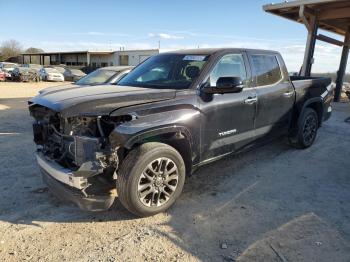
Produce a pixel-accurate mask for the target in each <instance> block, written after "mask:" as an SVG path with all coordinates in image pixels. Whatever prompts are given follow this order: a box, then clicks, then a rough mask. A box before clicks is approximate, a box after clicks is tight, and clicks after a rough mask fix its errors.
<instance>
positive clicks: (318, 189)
mask: <svg viewBox="0 0 350 262" xmlns="http://www.w3.org/2000/svg"><path fill="white" fill-rule="evenodd" d="M12 84H13V85H12ZM15 84H16V83H11V84H9V85H8V86H7V87H6V85H7V84H6V83H1V85H0V97H1V98H0V165H1V168H0V257H1V258H2V260H5V261H20V260H31V261H53V260H55V261H64V260H67V261H144V260H146V261H308V262H309V261H327V262H328V261H332V262H334V261H349V258H350V201H348V200H349V199H350V172H349V170H350V158H349V155H350V124H348V123H345V122H344V119H345V118H347V117H349V116H350V105H349V104H348V103H339V104H335V105H334V113H333V116H332V118H331V119H330V120H329V121H328V122H326V123H324V125H323V127H322V128H321V129H320V130H319V135H318V137H317V140H316V142H315V144H314V145H313V146H312V147H311V148H309V149H307V150H296V149H293V148H291V147H289V146H288V145H287V143H286V141H285V139H281V140H279V141H275V142H273V143H271V144H269V145H266V146H264V147H261V148H258V149H255V150H254V151H251V152H248V153H245V154H241V155H237V156H233V157H228V158H226V159H224V160H220V161H218V162H215V163H213V164H210V165H207V166H204V167H202V168H201V169H199V170H198V171H197V172H196V173H195V174H194V175H193V176H191V177H188V178H187V181H186V184H185V189H184V193H183V194H182V196H181V197H180V199H179V200H178V201H177V202H176V203H175V205H174V206H173V207H172V208H171V209H170V210H169V211H168V212H167V213H163V214H159V215H157V216H154V217H149V218H142V219H137V218H135V217H134V216H132V215H131V214H129V213H128V212H127V211H126V210H125V209H124V208H123V207H122V206H121V204H120V203H119V202H118V201H116V203H115V204H114V206H113V207H112V209H111V210H109V211H108V212H102V213H89V212H83V211H81V210H79V209H78V208H77V207H75V206H73V205H71V204H69V203H65V202H61V201H60V200H58V199H57V198H56V197H54V196H53V195H52V194H51V193H50V192H49V191H48V189H47V188H46V186H45V185H44V184H43V183H42V181H41V178H40V174H39V170H38V168H37V166H36V163H35V160H34V156H33V152H34V150H35V147H34V143H33V142H32V131H31V122H32V119H31V118H30V116H29V114H28V111H27V109H26V101H27V99H28V97H30V96H33V95H35V94H36V93H37V91H38V90H39V89H41V88H43V87H45V86H47V85H44V84H42V83H41V84H40V85H41V86H40V87H38V86H37V85H36V84H33V83H32V84H31V85H30V84H28V85H26V86H27V89H24V88H25V87H18V86H16V85H15ZM50 84H55V83H50ZM21 85H22V84H21ZM11 88H13V89H12V90H11V91H12V92H11V91H9V90H7V89H11ZM5 92H7V93H5ZM13 93H14V94H13ZM15 97H17V98H15Z"/></svg>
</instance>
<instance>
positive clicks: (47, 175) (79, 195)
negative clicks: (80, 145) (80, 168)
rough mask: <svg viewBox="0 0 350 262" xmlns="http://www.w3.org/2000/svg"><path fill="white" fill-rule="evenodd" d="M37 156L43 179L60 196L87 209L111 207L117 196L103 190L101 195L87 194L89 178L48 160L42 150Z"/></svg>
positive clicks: (99, 209)
mask: <svg viewBox="0 0 350 262" xmlns="http://www.w3.org/2000/svg"><path fill="white" fill-rule="evenodd" d="M36 158H37V161H38V164H39V167H40V170H41V172H42V176H43V180H44V182H45V183H46V184H47V185H48V187H49V189H50V190H51V191H52V192H53V193H54V194H55V195H56V196H57V197H59V198H61V199H63V200H68V201H70V202H73V203H75V204H76V205H77V206H78V207H80V208H81V209H83V210H87V211H104V210H107V209H109V208H110V207H111V205H112V204H113V202H114V199H115V196H113V195H111V194H109V193H108V192H107V191H103V192H101V193H105V194H101V195H100V194H99V195H86V194H84V193H83V191H84V189H85V188H86V187H87V186H88V185H89V184H88V178H87V177H84V176H79V173H78V175H77V173H74V172H72V171H71V170H69V169H66V168H63V167H61V166H60V165H59V164H57V163H56V162H54V161H50V160H47V159H46V158H45V156H43V155H42V154H41V153H40V152H39V153H37V154H36Z"/></svg>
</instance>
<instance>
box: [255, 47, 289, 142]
mask: <svg viewBox="0 0 350 262" xmlns="http://www.w3.org/2000/svg"><path fill="white" fill-rule="evenodd" d="M248 56H249V61H250V65H251V68H252V73H253V82H254V86H255V89H256V92H257V114H256V118H255V135H256V138H261V137H264V136H268V137H270V136H278V135H281V134H283V133H286V132H288V129H289V122H290V118H291V114H292V108H293V105H294V99H295V93H294V87H293V86H292V84H291V83H290V80H289V76H288V73H287V70H286V68H285V65H284V63H283V60H282V58H281V56H280V55H279V54H278V53H254V52H249V54H248Z"/></svg>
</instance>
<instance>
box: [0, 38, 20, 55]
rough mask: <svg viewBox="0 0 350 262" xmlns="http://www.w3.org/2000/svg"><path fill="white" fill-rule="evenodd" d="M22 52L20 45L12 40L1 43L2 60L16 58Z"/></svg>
mask: <svg viewBox="0 0 350 262" xmlns="http://www.w3.org/2000/svg"><path fill="white" fill-rule="evenodd" d="M21 52H22V47H21V44H20V43H19V42H18V41H16V40H14V39H11V40H7V41H4V42H2V44H1V46H0V53H1V55H2V58H3V60H6V59H9V58H10V57H14V56H18V55H20V54H21Z"/></svg>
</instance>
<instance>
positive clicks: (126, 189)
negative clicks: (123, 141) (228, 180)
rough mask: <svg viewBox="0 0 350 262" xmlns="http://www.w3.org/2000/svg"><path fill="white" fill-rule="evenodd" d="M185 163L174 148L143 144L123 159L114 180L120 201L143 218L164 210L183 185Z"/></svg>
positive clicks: (163, 145)
mask: <svg viewBox="0 0 350 262" xmlns="http://www.w3.org/2000/svg"><path fill="white" fill-rule="evenodd" d="M185 174H186V171H185V164H184V161H183V159H182V157H181V155H180V154H179V152H178V151H176V150H175V149H174V148H173V147H171V146H169V145H166V144H162V143H155V142H152V143H145V144H142V145H140V146H139V147H137V148H135V149H133V150H132V151H131V152H130V153H129V154H128V155H127V156H126V158H125V159H124V160H123V163H122V165H121V168H120V170H119V172H118V178H117V192H118V197H119V199H120V202H121V203H122V204H123V206H124V207H125V208H126V209H128V210H129V211H130V212H132V213H133V214H135V215H137V216H140V217H146V216H151V215H155V214H157V213H160V212H163V211H165V210H167V209H168V208H169V207H170V206H171V205H172V204H173V203H174V202H175V200H176V199H177V198H178V197H179V195H180V194H181V192H182V189H183V186H184V182H185Z"/></svg>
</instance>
